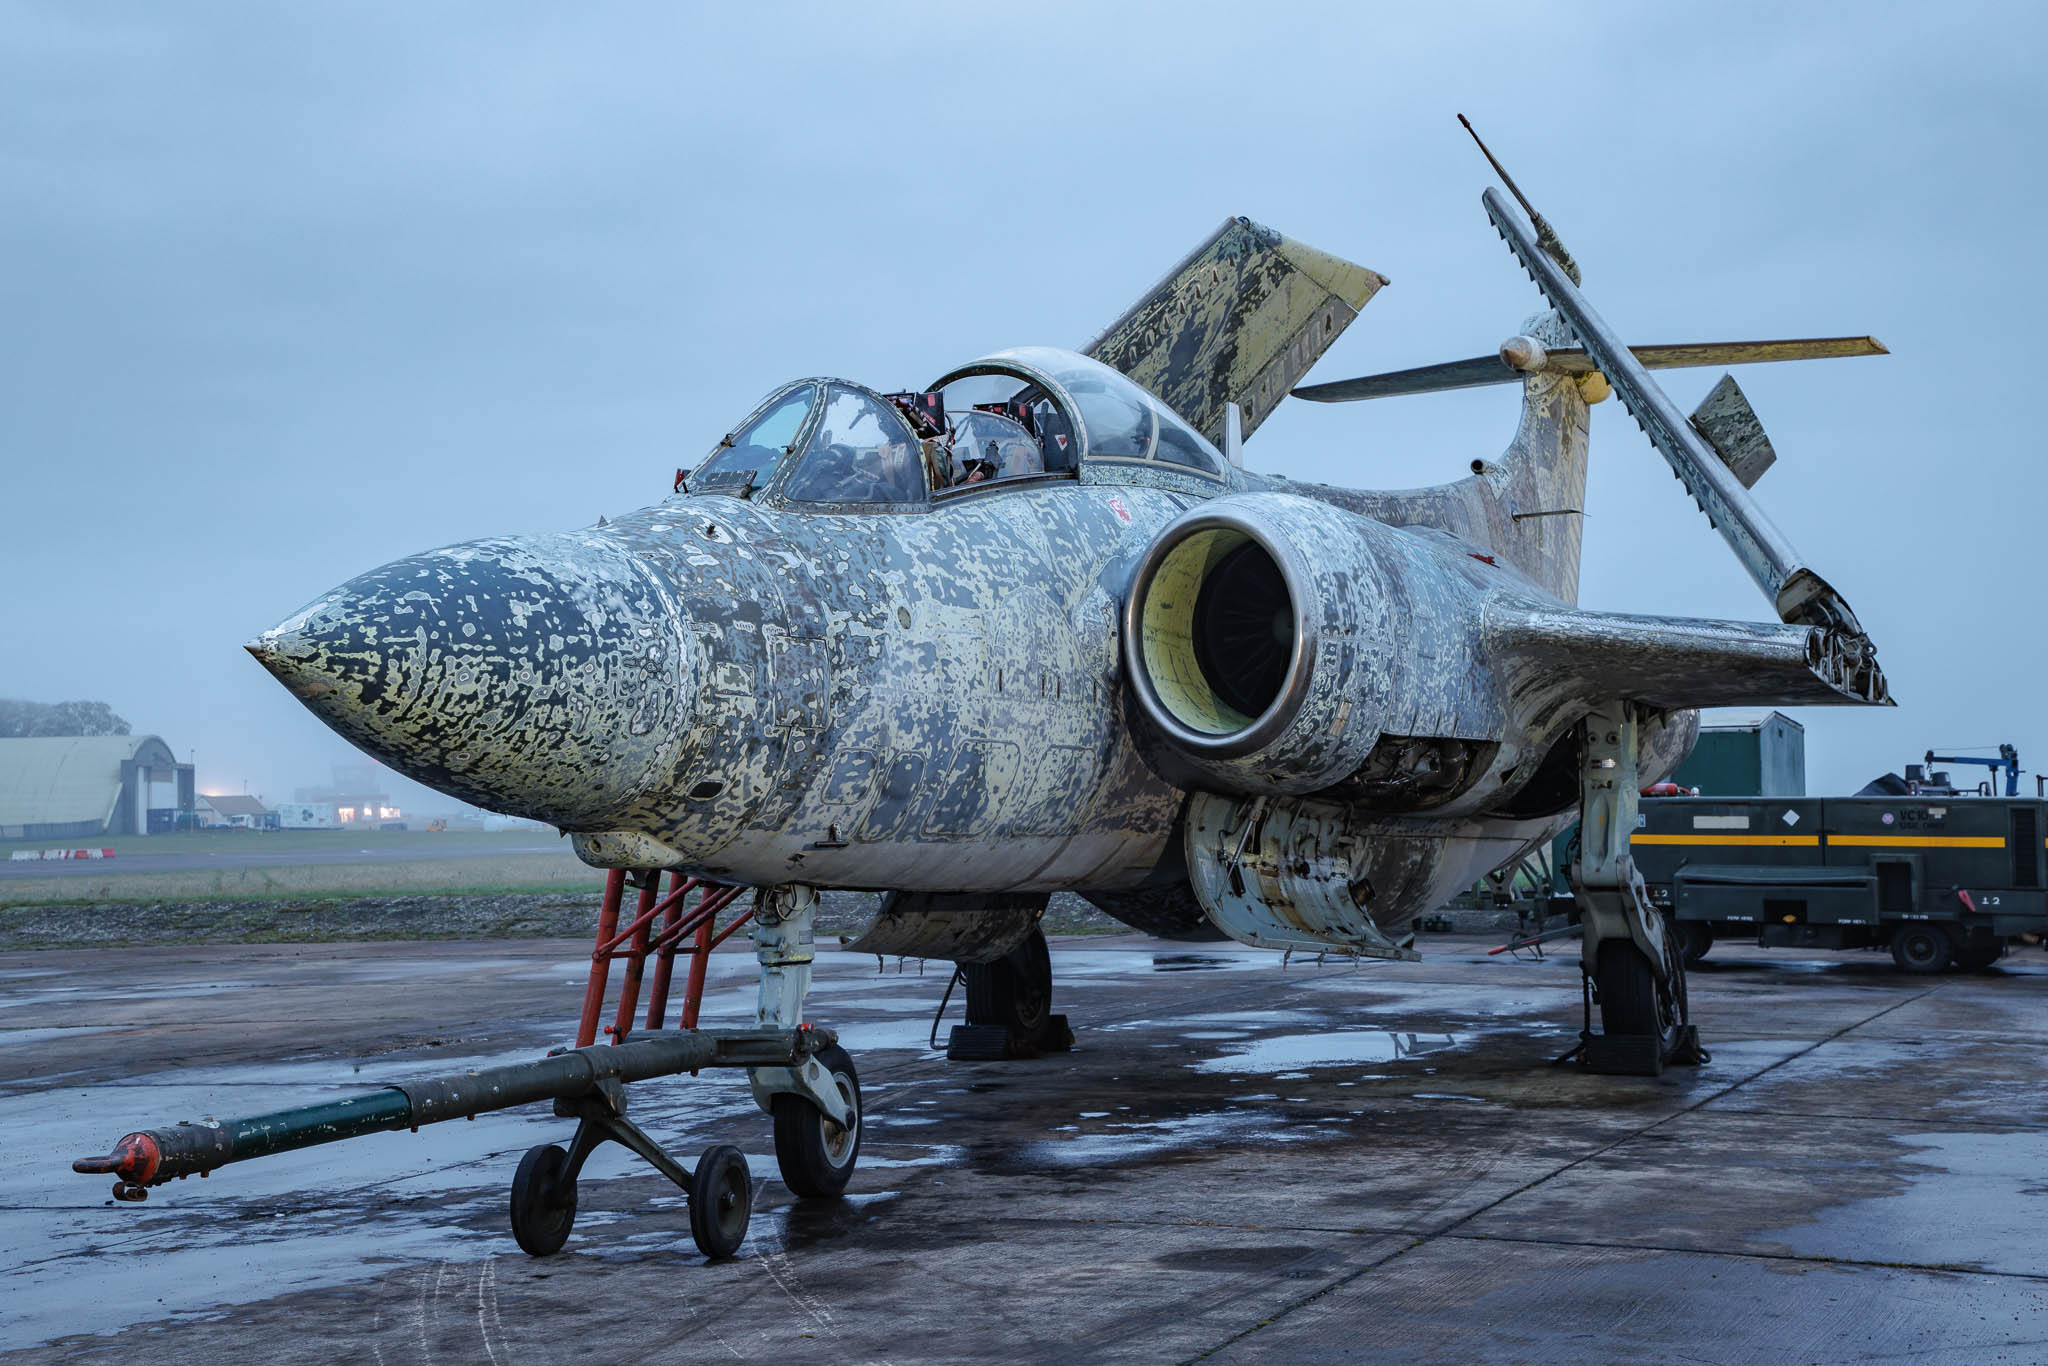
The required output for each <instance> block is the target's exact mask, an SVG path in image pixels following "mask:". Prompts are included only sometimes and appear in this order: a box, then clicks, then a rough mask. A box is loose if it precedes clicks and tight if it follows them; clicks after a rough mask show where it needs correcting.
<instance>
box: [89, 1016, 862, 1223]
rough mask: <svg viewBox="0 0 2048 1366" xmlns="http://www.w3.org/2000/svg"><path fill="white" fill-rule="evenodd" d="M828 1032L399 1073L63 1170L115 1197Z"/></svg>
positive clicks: (608, 1048)
mask: <svg viewBox="0 0 2048 1366" xmlns="http://www.w3.org/2000/svg"><path fill="white" fill-rule="evenodd" d="M837 1041H838V1040H837V1038H836V1036H835V1035H834V1034H833V1033H832V1031H831V1030H829V1029H818V1028H815V1027H813V1026H809V1025H806V1026H804V1027H802V1028H799V1029H763V1030H748V1031H734V1032H730V1033H723V1034H709V1033H703V1032H700V1031H697V1030H677V1031H672V1032H671V1031H660V1032H655V1033H650V1034H643V1035H641V1036H639V1037H638V1038H634V1039H631V1040H629V1041H627V1042H626V1043H621V1044H595V1045H592V1046H591V1047H589V1048H575V1049H565V1050H563V1051H561V1052H557V1053H551V1054H549V1055H548V1056H547V1057H545V1058H539V1059H536V1060H535V1061H533V1062H516V1063H508V1064H506V1065H505V1066H502V1067H485V1068H479V1069H478V1070H476V1071H473V1072H459V1073H450V1074H448V1075H445V1076H439V1077H424V1078H421V1079H419V1080H416V1081H408V1082H399V1083H396V1084H394V1085H391V1086H386V1087H383V1088H381V1089H379V1090H375V1091H365V1092H363V1093H362V1094H361V1095H355V1096H347V1097H344V1098H343V1099H340V1100H330V1101H323V1102H321V1103H320V1104H318V1105H301V1106H298V1107H296V1108H294V1109H290V1110H277V1111H273V1112H272V1113H270V1114H267V1115H249V1116H247V1117H245V1118H242V1119H232V1120H228V1121H226V1122H219V1121H212V1120H209V1121H206V1122H204V1123H199V1124H194V1123H191V1122H189V1121H188V1122H186V1123H181V1124H177V1125H174V1126H172V1127H171V1128H168V1129H146V1130H143V1131H141V1132H139V1133H132V1134H129V1135H127V1136H126V1137H124V1138H122V1139H121V1140H120V1141H119V1142H117V1143H116V1144H114V1150H113V1151H112V1152H111V1153H108V1154H107V1155H105V1156H104V1157H81V1158H79V1159H78V1160H77V1161H75V1162H73V1163H72V1164H71V1170H73V1171H75V1172H83V1173H86V1174H88V1175H112V1176H113V1177H114V1178H115V1181H114V1198H115V1199H117V1200H144V1199H147V1198H148V1196H149V1188H150V1187H151V1186H160V1185H162V1184H163V1183H164V1182H166V1181H172V1180H177V1179H179V1178H181V1177H186V1176H192V1175H195V1174H196V1175H199V1176H204V1175H206V1174H207V1173H209V1172H211V1171H213V1170H214V1169H215V1168H217V1167H225V1166H226V1165H228V1164H229V1163H230V1162H247V1161H248V1160H249V1159H251V1158H255V1157H268V1156H270V1154H272V1153H284V1152H290V1151H291V1150H292V1149H294V1148H311V1147H314V1146H316V1145H318V1144H321V1143H338V1142H340V1141H341V1140H342V1139H345V1138H357V1137H359V1136H361V1135H363V1134H374V1133H382V1132H386V1131H388V1130H392V1129H417V1128H419V1127H420V1126H422V1125H425V1124H439V1123H441V1122H442V1121H443V1120H450V1119H466V1118H468V1117H469V1116H471V1115H482V1114H488V1113H490V1112H491V1111H493V1110H506V1109H510V1108H511V1107H513V1106H515V1105H531V1104H534V1103H535V1102H537V1101H543V1100H574V1099H577V1098H579V1097H583V1096H589V1095H593V1094H596V1093H599V1092H602V1091H604V1090H605V1089H606V1088H608V1087H613V1086H622V1085H625V1084H627V1083H629V1082H636V1081H647V1080H649V1079H651V1078H654V1077H668V1076H674V1075H675V1074H677V1073H679V1072H695V1071H698V1070H700V1069H702V1068H706V1067H797V1066H801V1065H802V1064H803V1061H804V1059H806V1058H808V1057H809V1056H810V1055H811V1054H812V1053H814V1052H816V1051H817V1050H818V1049H820V1048H823V1047H826V1046H827V1045H829V1044H833V1043H836V1042H837Z"/></svg>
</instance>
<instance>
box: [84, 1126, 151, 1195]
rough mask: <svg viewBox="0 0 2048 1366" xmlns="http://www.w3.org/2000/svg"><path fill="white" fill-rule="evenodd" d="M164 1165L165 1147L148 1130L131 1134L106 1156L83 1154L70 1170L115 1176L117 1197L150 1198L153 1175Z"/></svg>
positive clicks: (87, 1174) (89, 1174) (88, 1174)
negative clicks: (158, 1145) (163, 1149)
mask: <svg viewBox="0 0 2048 1366" xmlns="http://www.w3.org/2000/svg"><path fill="white" fill-rule="evenodd" d="M162 1165H163V1151H162V1150H161V1149H160V1148H158V1147H157V1142H156V1140H155V1139H154V1138H152V1137H150V1136H149V1135H148V1134H129V1135H128V1136H127V1137H125V1138H123V1139H121V1140H120V1141H119V1142H118V1143H116V1144H114V1151H112V1152H110V1153H108V1154H107V1155H106V1156H105V1157H81V1158H77V1159H76V1160H74V1161H73V1162H72V1164H71V1170H73V1171H75V1172H79V1173H82V1174H84V1175H86V1176H112V1177H114V1178H115V1181H114V1198H115V1199H116V1200H147V1199H148V1198H149V1183H150V1179H151V1178H152V1177H154V1176H155V1175H156V1173H157V1168H159V1167H160V1166H162Z"/></svg>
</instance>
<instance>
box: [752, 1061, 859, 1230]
mask: <svg viewBox="0 0 2048 1366" xmlns="http://www.w3.org/2000/svg"><path fill="white" fill-rule="evenodd" d="M815 1056H816V1057H817V1060H818V1064H819V1065H820V1066H821V1067H823V1068H824V1069H825V1070H826V1071H827V1072H828V1073H830V1074H831V1076H832V1081H833V1084H834V1085H835V1086H837V1087H838V1088H839V1094H840V1096H841V1098H843V1099H844V1100H845V1101H846V1105H847V1108H848V1109H849V1110H851V1111H852V1112H853V1122H852V1124H850V1125H848V1126H846V1127H845V1128H841V1127H840V1126H839V1125H838V1124H836V1123H834V1122H833V1121H831V1120H829V1119H827V1118H825V1113H824V1111H822V1110H820V1109H819V1108H818V1107H817V1106H815V1105H813V1104H811V1103H810V1102H809V1101H808V1100H805V1099H804V1098H803V1097H802V1096H797V1095H791V1094H790V1093H788V1092H786V1091H785V1092H783V1093H781V1094H779V1095H777V1096H776V1097H775V1098H774V1099H773V1100H772V1101H771V1102H770V1105H771V1106H772V1113H773V1115H774V1118H775V1163H776V1165H777V1166H778V1167H780V1168H781V1169H782V1184H783V1185H785V1186H787V1187H789V1189H790V1193H791V1194H792V1195H795V1196H797V1197H798V1198H800V1199H813V1198H817V1197H821V1196H833V1195H838V1194H840V1193H842V1192H843V1191H845V1189H846V1183H847V1181H848V1179H849V1178H851V1177H852V1175H853V1166H854V1163H856V1162H857V1161H859V1160H860V1129H861V1124H860V1076H859V1074H857V1073H856V1072H855V1071H854V1070H853V1059H852V1058H850V1057H848V1056H847V1055H846V1050H845V1049H843V1048H841V1047H839V1045H837V1044H831V1045H829V1046H827V1047H824V1048H821V1049H819V1050H818V1051H817V1054H816V1055H815Z"/></svg>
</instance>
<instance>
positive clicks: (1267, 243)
mask: <svg viewBox="0 0 2048 1366" xmlns="http://www.w3.org/2000/svg"><path fill="white" fill-rule="evenodd" d="M1386 283H1387V280H1386V277H1385V276H1383V275H1380V274H1379V273H1378V272H1376V271H1370V270H1367V269H1366V268H1365V267H1364V266H1359V265H1353V264H1352V263H1351V262H1349V261H1345V260H1342V259H1340V258H1338V257H1335V256H1331V255H1330V254H1329V253H1327V252H1322V251H1318V250H1316V249H1315V248H1314V247H1311V246H1309V245H1308V244H1307V243H1305V242H1297V241H1295V240H1294V239H1293V238H1291V237H1284V236H1282V235H1281V234H1279V233H1277V232H1275V231H1273V230H1272V229H1271V228H1266V227H1261V226H1260V225H1259V224H1257V223H1254V222H1252V221H1251V220H1250V219H1248V218H1232V219H1228V220H1226V221H1225V222H1224V224H1223V226H1222V227H1220V228H1218V229H1217V230H1216V231H1215V232H1214V233H1212V234H1210V236H1209V238H1208V240H1206V241H1205V242H1203V243H1202V244H1201V245H1200V246H1198V247H1196V248H1195V249H1194V250H1193V251H1192V252H1190V253H1189V254H1188V256H1187V257H1186V259H1184V260H1183V261H1182V262H1181V263H1180V264H1179V265H1177V266H1175V267H1174V268H1173V270H1172V271H1170V272H1168V274H1167V276H1166V278H1165V279H1163V280H1161V281H1160V282H1159V283H1158V284H1156V285H1154V286H1153V287H1152V288H1151V290H1149V291H1148V292H1147V293H1146V294H1145V296H1144V297H1143V298H1141V299H1139V300H1138V302H1137V303H1135V304H1133V305H1131V307H1130V309H1129V310H1128V311H1127V312H1126V313H1125V314H1124V315H1123V316H1122V317H1121V318H1118V319H1117V320H1116V321H1115V322H1113V323H1111V324H1110V325H1109V326H1108V327H1107V328H1106V329H1104V331H1103V332H1102V334H1101V335H1100V336H1098V337H1096V338H1095V340H1093V341H1091V342H1089V343H1088V345H1087V346H1086V347H1085V348H1083V349H1084V350H1085V351H1086V352H1087V353H1088V355H1090V356H1092V357H1094V358H1095V359H1096V360H1099V361H1101V362H1103V363H1104V364H1106V365H1110V366H1114V367H1115V368H1116V369H1118V370H1121V371H1122V372H1123V373H1125V374H1126V375H1129V376H1130V377H1131V378H1132V379H1134V380H1136V381H1137V382H1138V383H1139V384H1142V385H1144V386H1145V387H1146V388H1147V389H1149V390H1151V391H1152V392H1153V393H1154V394H1157V395H1158V396H1159V397H1160V398H1161V399H1163V400H1164V401H1165V403H1166V405H1167V406H1168V407H1170V408H1172V409H1173V410H1174V411H1175V412H1176V413H1179V414H1180V415H1181V416H1182V417H1183V418H1185V419H1187V421H1188V422H1189V423H1190V424H1192V425H1193V426H1194V427H1195V428H1196V429H1197V430H1198V431H1200V432H1201V433H1202V435H1204V436H1206V437H1208V438H1209V440H1211V441H1213V442H1215V443H1216V444H1217V445H1218V446H1221V445H1222V444H1223V423H1224V406H1225V405H1226V404H1230V403H1236V404H1237V405H1238V406H1239V407H1240V408H1241V409H1242V410H1243V424H1244V425H1243V435H1244V436H1246V437H1249V436H1250V435H1251V434H1252V433H1253V432H1254V431H1255V430H1257V428H1258V425H1259V424H1260V423H1261V422H1263V421H1264V420H1265V418H1266V415H1267V414H1268V413H1270V412H1272V411H1273V408H1274V406H1275V405H1276V404H1278V403H1279V402H1280V400H1281V399H1283V398H1285V397H1286V396H1287V393H1288V390H1289V389H1290V388H1291V387H1292V386H1293V385H1294V383H1295V382H1296V381H1297V380H1299V379H1300V378H1301V377H1302V376H1303V375H1305V374H1307V373H1308V370H1309V367H1310V366H1312V365H1314V364H1315V363H1316V361H1317V360H1318V359H1319V358H1320V357H1321V356H1322V354H1323V352H1325V351H1327V350H1328V349H1329V348H1330V345H1331V343H1333V342H1335V341H1336V340H1337V338H1338V337H1340V336H1342V335H1343V333H1344V329H1345V328H1346V327H1348V326H1350V325H1351V320H1352V319H1353V318H1356V317H1357V316H1358V312H1359V310H1360V309H1362V308H1364V307H1365V306H1366V304H1367V303H1368V302H1369V301H1370V300H1371V299H1372V296H1373V295H1374V294H1376V293H1378V292H1379V291H1380V290H1381V289H1382V288H1383V287H1384V286H1385V285H1386Z"/></svg>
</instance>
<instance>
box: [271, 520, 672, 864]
mask: <svg viewBox="0 0 2048 1366" xmlns="http://www.w3.org/2000/svg"><path fill="white" fill-rule="evenodd" d="M686 640H687V636H686V634H685V633H684V631H683V630H682V627H681V622H680V620H679V619H678V617H677V614H676V612H675V610H674V608H673V606H672V605H671V603H670V602H669V600H668V598H667V596H666V595H665V594H664V592H663V591H662V588H661V586H660V585H659V584H658V583H657V582H656V580H655V579H654V577H653V576H652V574H651V573H649V572H648V571H647V570H646V569H645V568H643V567H642V566H641V565H640V564H639V563H638V562H637V561H635V560H634V558H633V557H632V556H631V555H629V554H628V553H626V551H625V550H623V549H622V548H621V547H619V546H618V545H617V544H615V543H613V542H611V541H609V540H608V539H607V538H604V537H602V536H598V535H595V534H590V533H584V534H581V535H564V536H548V537H534V538H521V539H501V540H490V541H473V542H469V543H467V544H464V545H458V546H450V547H448V548H447V549H444V550H435V551H430V552H428V553H426V554H424V555H414V556H410V557H408V558H406V559H402V560H395V561H393V562H392V563H390V564H387V565H385V566H383V567H382V568H381V569H373V570H371V571H370V572H369V573H367V574H364V575H362V576H361V577H359V578H355V579H351V580H349V581H348V582H347V583H345V584H342V585H341V586H340V587H339V588H336V589H334V590H332V591H331V592H328V593H326V594H324V595H323V596H321V597H320V598H318V599H316V600H315V601H314V602H312V603H310V604H309V605H307V606H306V607H305V608H303V609H301V610H300V611H298V612H296V613H294V614H293V615H292V616H291V617H289V618H287V619H286V620H284V621H283V622H280V623H279V624H278V625H276V626H274V627H272V628H271V629H270V630H268V631H265V632H264V633H263V634H262V635H260V636H258V637H257V638H256V639H255V640H253V641H251V642H249V645H248V647H247V648H248V650H249V653H251V654H252V655H254V656H256V658H257V659H258V660H259V661H260V662H261V663H262V664H263V666H264V667H265V668H267V669H269V670H270V672H271V673H273V674H275V675H276V676H277V678H278V680H279V681H280V682H282V683H283V684H284V685H285V686H286V687H287V688H289V689H291V691H292V693H293V695H294V696H296V697H298V699H299V700H300V701H301V702H304V703H305V704H306V706H307V707H308V708H309V709H310V710H311V711H312V712H313V713H314V714H315V715H316V716H318V717H319V718H320V719H321V720H323V721H325V722H326V723H327V724H328V725H329V726H331V727H333V728H334V729H335V730H336V731H338V732H339V733H340V734H341V735H342V736H343V737H345V738H346V739H348V740H349V741H351V742H352V743H354V744H355V745H357V746H358V747H360V748H362V749H364V750H366V751H368V752H369V753H370V754H373V755H375V756H376V757H377V758H379V759H381V760H383V761H384V762H385V763H387V764H389V765H390V766H391V767H393V768H395V769H398V770H399V771H400V772H402V773H404V774H406V775H407V776H409V777H412V778H416V779H418V780H419V781H421V782H423V783H425V784H427V785H428V786H430V787H434V788H438V789H439V790H441V791H443V792H446V793H449V794H451V795H453V796H456V797H460V798H462V799H463V800H465V801H470V802H474V803H476V804H477V805H479V806H483V807H486V808H488V809H490V810H494V811H502V812H507V813H509V814H513V815H521V816H530V817H532V818H534V819H537V820H544V821H547V822H549V823H550V824H554V825H558V826H563V827H566V828H572V829H602V828H606V822H607V820H608V818H612V817H615V816H617V815H618V814H619V813H620V812H621V811H623V810H624V809H625V808H627V807H629V806H630V805H631V804H632V801H633V798H634V797H635V796H636V795H637V794H639V793H642V792H644V791H646V790H647V789H648V788H649V787H650V786H652V785H653V784H655V783H657V782H658V781H659V780H660V779H662V778H663V777H665V776H666V774H667V770H668V768H669V766H670V763H671V761H672V759H673V756H674V753H675V751H676V749H677V747H678V745H679V744H680V738H681V732H682V727H683V723H684V722H685V721H686V719H687V715H686V713H687V710H688V708H687V705H686V702H685V700H684V699H685V698H686V696H687V689H688V686H689V679H688V675H689V670H690V663H691V659H690V653H689V651H688V649H687V647H686V644H685V642H686Z"/></svg>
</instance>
